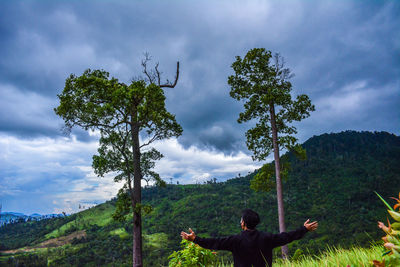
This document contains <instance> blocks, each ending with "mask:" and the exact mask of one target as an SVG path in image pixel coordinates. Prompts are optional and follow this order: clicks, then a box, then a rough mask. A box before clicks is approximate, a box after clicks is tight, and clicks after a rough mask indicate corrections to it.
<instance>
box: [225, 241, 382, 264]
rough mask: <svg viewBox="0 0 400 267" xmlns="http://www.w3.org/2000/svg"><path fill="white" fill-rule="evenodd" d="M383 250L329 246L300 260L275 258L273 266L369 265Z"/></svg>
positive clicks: (379, 258) (379, 248) (377, 258)
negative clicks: (316, 255)
mask: <svg viewBox="0 0 400 267" xmlns="http://www.w3.org/2000/svg"><path fill="white" fill-rule="evenodd" d="M383 252H384V250H383V247H381V246H373V247H371V248H369V249H366V248H357V247H354V248H352V249H340V248H330V249H328V250H327V251H326V252H324V253H323V254H322V255H320V256H318V257H314V256H303V257H302V258H301V259H300V260H297V261H290V260H282V259H278V260H275V261H274V263H273V266H274V267H347V266H350V267H367V266H368V267H369V266H373V264H372V261H373V260H379V261H381V260H382V254H383ZM218 267H233V264H224V263H221V264H219V265H218Z"/></svg>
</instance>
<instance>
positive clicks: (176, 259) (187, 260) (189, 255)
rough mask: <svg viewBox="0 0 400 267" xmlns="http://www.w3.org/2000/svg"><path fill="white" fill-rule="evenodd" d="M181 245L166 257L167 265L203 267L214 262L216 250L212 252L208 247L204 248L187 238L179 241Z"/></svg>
mask: <svg viewBox="0 0 400 267" xmlns="http://www.w3.org/2000/svg"><path fill="white" fill-rule="evenodd" d="M181 247H182V249H181V250H179V251H174V252H173V253H172V254H171V255H170V256H169V257H168V259H169V266H171V267H175V266H182V267H184V266H185V267H195V266H199V267H205V266H213V265H214V264H216V261H217V257H216V252H212V251H211V250H209V249H204V248H202V247H200V246H199V245H197V244H194V243H193V242H189V241H187V240H182V241H181Z"/></svg>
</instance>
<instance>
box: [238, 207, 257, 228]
mask: <svg viewBox="0 0 400 267" xmlns="http://www.w3.org/2000/svg"><path fill="white" fill-rule="evenodd" d="M242 219H243V221H244V224H245V225H246V226H247V228H249V229H254V228H256V226H257V224H259V223H260V216H258V213H257V212H255V211H253V210H251V209H245V210H243V211H242Z"/></svg>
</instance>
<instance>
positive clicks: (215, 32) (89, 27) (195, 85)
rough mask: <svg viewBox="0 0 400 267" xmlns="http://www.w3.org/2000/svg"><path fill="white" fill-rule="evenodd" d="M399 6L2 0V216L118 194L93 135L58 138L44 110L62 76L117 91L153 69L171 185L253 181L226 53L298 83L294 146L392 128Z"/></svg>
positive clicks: (398, 74) (397, 97) (398, 71)
mask: <svg viewBox="0 0 400 267" xmlns="http://www.w3.org/2000/svg"><path fill="white" fill-rule="evenodd" d="M399 26H400V2H399V1H368V0H365V1H360V0H356V1H336V0H335V1H333V0H332V1H311V0H309V1H295V0H288V1H278V0H275V1H233V0H229V1H212V0H210V1H161V0H160V1H128V0H127V1H115V0H114V1H105V0H102V1H94V0H92V1H24V0H21V1H12V0H4V1H1V2H0V151H1V154H0V202H1V203H2V205H3V211H14V212H22V213H26V214H31V213H34V212H38V213H42V214H46V213H53V212H55V213H59V212H62V211H65V212H67V213H70V212H75V211H77V209H78V206H79V204H81V205H91V204H93V203H101V202H104V201H105V200H108V199H110V198H112V197H113V196H115V194H116V192H117V190H118V189H119V187H120V185H118V184H115V183H114V182H113V180H112V176H109V177H105V178H98V177H96V175H95V174H94V173H93V171H92V169H91V158H92V155H93V154H95V153H96V149H97V135H96V134H95V133H89V132H85V131H83V130H79V129H76V130H74V131H73V132H72V134H71V135H70V136H66V135H65V134H63V132H62V131H61V128H62V126H63V121H62V120H61V119H60V118H58V117H57V116H56V115H55V114H54V112H53V108H55V107H56V106H57V105H58V104H59V102H58V98H57V94H59V93H61V91H62V90H63V88H64V82H65V79H66V78H67V77H68V75H69V74H71V73H74V74H76V75H80V74H82V72H83V71H84V70H85V69H87V68H91V69H104V70H107V71H108V72H110V74H111V75H112V76H114V77H116V78H118V79H119V80H121V81H122V82H126V83H128V82H129V81H130V79H131V78H133V77H137V76H138V75H141V71H142V70H141V66H140V62H141V60H142V59H143V53H145V52H149V53H150V54H151V55H152V58H153V61H152V62H153V63H156V62H159V63H160V69H161V70H162V71H163V77H164V78H165V79H166V78H169V79H170V80H171V79H173V78H174V71H175V68H176V61H180V66H181V68H180V78H179V81H178V85H177V86H176V87H175V88H174V89H166V96H167V108H168V109H169V111H170V112H171V113H173V114H176V118H177V121H178V122H179V123H180V124H181V125H182V127H183V130H184V132H183V134H182V136H181V137H179V138H178V139H171V140H167V141H163V142H162V143H158V144H156V147H157V148H158V149H159V150H160V151H161V152H162V153H163V154H164V156H165V158H164V159H163V160H161V161H160V162H158V165H157V170H158V172H159V173H160V175H161V177H163V178H165V179H166V180H167V181H168V182H169V181H170V178H174V180H173V182H174V183H176V181H179V182H180V183H195V182H203V181H205V180H208V179H211V178H214V177H215V178H217V179H218V180H219V181H223V180H226V179H228V178H233V177H235V176H237V175H238V174H239V173H240V174H242V175H245V174H247V173H248V172H251V171H253V170H254V169H256V168H258V167H259V166H261V164H263V162H253V161H252V160H251V154H250V153H249V152H248V151H247V149H246V146H245V137H244V134H245V131H246V130H247V129H248V128H249V127H250V125H249V124H243V125H241V124H238V123H237V121H236V120H237V117H238V114H239V112H241V111H242V110H243V104H242V103H240V102H237V101H236V100H233V99H232V98H230V97H229V91H230V88H229V86H228V84H227V77H228V76H229V75H230V74H232V69H231V67H230V66H231V64H232V62H233V61H234V60H235V56H238V55H240V56H244V55H245V54H246V52H247V51H248V50H249V49H252V48H254V47H264V48H266V49H268V50H271V51H272V52H273V53H275V52H279V53H280V54H281V55H282V56H283V57H284V58H285V60H286V65H287V67H289V68H290V69H291V70H292V72H293V73H294V74H295V77H294V78H292V84H293V94H294V95H296V94H307V95H309V97H310V98H311V100H312V102H313V104H315V107H316V111H315V112H313V113H312V115H311V116H310V117H309V118H308V119H306V120H304V121H302V122H300V123H297V124H296V126H297V129H298V132H299V133H298V135H297V137H298V138H299V140H300V142H304V141H306V140H307V139H308V138H310V137H312V136H313V135H319V134H322V133H330V132H340V131H344V130H366V131H387V132H391V133H394V134H396V135H398V134H399V129H400V119H399V118H400V109H399V105H400V27H399Z"/></svg>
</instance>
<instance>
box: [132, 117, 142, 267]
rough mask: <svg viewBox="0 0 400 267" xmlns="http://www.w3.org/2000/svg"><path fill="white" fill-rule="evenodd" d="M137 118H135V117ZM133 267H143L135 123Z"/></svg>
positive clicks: (140, 177) (137, 142)
mask: <svg viewBox="0 0 400 267" xmlns="http://www.w3.org/2000/svg"><path fill="white" fill-rule="evenodd" d="M134 118H135V117H134ZM131 129H132V142H133V165H134V166H133V203H132V208H133V267H142V266H143V259H142V217H141V209H140V208H138V207H140V204H141V200H142V188H141V181H142V172H141V170H140V148H139V124H138V123H137V122H133V123H132V125H131Z"/></svg>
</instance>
